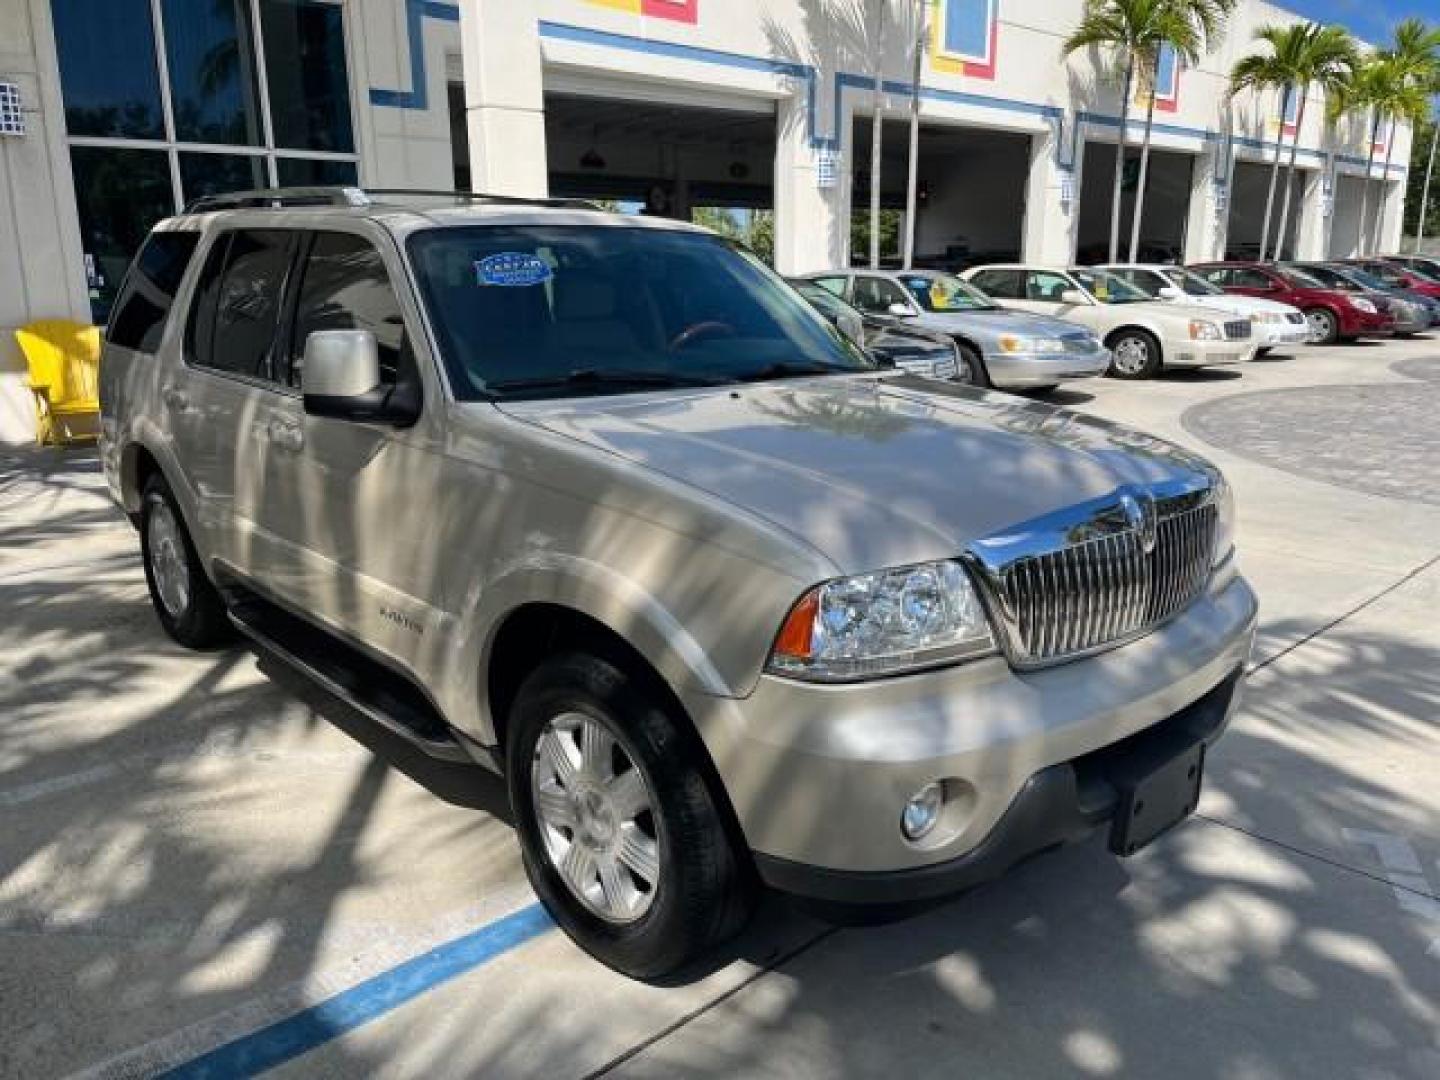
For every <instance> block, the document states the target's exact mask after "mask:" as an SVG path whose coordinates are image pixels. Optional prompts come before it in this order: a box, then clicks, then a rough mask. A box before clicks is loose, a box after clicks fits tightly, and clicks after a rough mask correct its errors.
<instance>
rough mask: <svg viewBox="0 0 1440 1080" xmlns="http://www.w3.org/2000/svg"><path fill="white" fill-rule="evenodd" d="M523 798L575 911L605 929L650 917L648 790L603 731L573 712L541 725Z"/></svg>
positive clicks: (652, 843)
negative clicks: (578, 906)
mask: <svg viewBox="0 0 1440 1080" xmlns="http://www.w3.org/2000/svg"><path fill="white" fill-rule="evenodd" d="M530 798H531V799H532V800H533V803H534V808H535V818H536V820H537V822H538V823H539V826H540V833H541V836H542V837H543V838H544V842H545V852H546V854H547V855H548V856H549V857H550V862H551V864H552V865H553V866H554V867H555V869H556V870H557V871H558V872H559V874H560V877H561V879H562V880H563V881H564V882H565V885H566V887H567V888H569V890H570V891H571V892H572V893H573V894H574V895H575V896H576V897H577V898H578V899H579V900H580V902H581V903H583V904H584V905H585V906H586V907H587V908H588V909H589V910H590V911H592V912H593V913H594V914H596V915H598V916H600V918H602V919H604V920H606V921H607V922H612V923H632V922H635V921H636V920H638V919H640V918H641V917H642V916H643V915H644V914H645V913H646V912H647V911H649V910H650V905H651V903H653V902H654V899H655V890H656V888H657V886H658V884H659V881H660V842H659V838H658V834H657V832H656V824H655V818H654V814H653V812H652V810H651V799H650V788H649V786H648V785H647V784H646V782H645V777H644V775H643V774H642V773H641V772H640V769H639V767H638V766H637V765H636V764H635V762H634V760H633V759H632V757H631V755H630V754H629V753H628V752H627V751H626V749H625V747H624V745H623V744H622V743H621V742H620V741H619V740H618V739H617V738H616V737H615V736H614V735H613V734H612V733H611V732H610V730H609V729H608V728H606V727H605V726H604V725H603V724H601V723H600V722H599V721H598V720H595V719H593V718H592V717H589V716H586V715H584V714H582V713H578V712H567V713H562V714H561V715H559V716H556V717H554V718H553V719H551V720H550V721H548V722H547V723H546V725H545V728H544V730H543V731H542V732H541V733H540V738H539V739H538V740H537V741H536V743H535V757H534V760H533V762H532V764H531V768H530Z"/></svg>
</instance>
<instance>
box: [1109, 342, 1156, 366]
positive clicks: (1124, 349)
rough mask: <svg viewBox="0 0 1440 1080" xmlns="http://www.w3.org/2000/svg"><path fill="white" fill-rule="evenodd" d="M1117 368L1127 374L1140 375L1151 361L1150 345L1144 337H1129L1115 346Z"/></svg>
mask: <svg viewBox="0 0 1440 1080" xmlns="http://www.w3.org/2000/svg"><path fill="white" fill-rule="evenodd" d="M1114 356H1115V368H1116V370H1118V371H1122V372H1124V373H1125V374H1126V375H1139V374H1140V373H1141V372H1142V371H1144V370H1145V365H1146V364H1148V363H1149V362H1150V345H1149V344H1148V343H1147V342H1146V341H1145V339H1144V338H1140V337H1127V338H1124V339H1123V340H1121V341H1120V342H1119V343H1118V344H1117V345H1116V346H1115V352H1114Z"/></svg>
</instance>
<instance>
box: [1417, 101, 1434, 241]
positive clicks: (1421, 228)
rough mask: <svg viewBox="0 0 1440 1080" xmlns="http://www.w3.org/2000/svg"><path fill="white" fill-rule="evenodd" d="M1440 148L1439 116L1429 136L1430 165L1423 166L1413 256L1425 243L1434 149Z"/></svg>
mask: <svg viewBox="0 0 1440 1080" xmlns="http://www.w3.org/2000/svg"><path fill="white" fill-rule="evenodd" d="M1436 147H1440V116H1437V117H1435V134H1433V135H1431V136H1430V163H1429V164H1428V165H1426V166H1425V186H1424V187H1422V188H1421V189H1420V221H1419V223H1418V224H1417V225H1416V226H1415V254H1416V255H1419V254H1420V248H1421V246H1422V245H1423V244H1424V243H1425V212H1426V211H1427V210H1429V209H1430V181H1431V179H1432V178H1433V177H1434V176H1435V149H1436Z"/></svg>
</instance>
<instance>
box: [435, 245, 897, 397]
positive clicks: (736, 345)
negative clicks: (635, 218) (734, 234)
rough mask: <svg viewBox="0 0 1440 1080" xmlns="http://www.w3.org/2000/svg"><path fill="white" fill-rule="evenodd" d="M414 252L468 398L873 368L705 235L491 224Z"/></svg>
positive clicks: (447, 356)
mask: <svg viewBox="0 0 1440 1080" xmlns="http://www.w3.org/2000/svg"><path fill="white" fill-rule="evenodd" d="M408 247H409V252H410V257H411V262H412V263H413V265H414V269H415V276H416V279H417V280H418V282H419V286H420V294H421V296H422V298H423V300H424V303H425V306H426V309H427V310H428V313H429V316H430V321H431V323H432V325H433V327H434V331H435V337H436V339H437V342H438V344H439V346H440V351H441V354H442V356H443V357H444V362H445V366H446V369H447V370H448V372H449V374H450V380H451V383H452V385H453V387H454V391H455V394H456V396H457V397H459V398H461V399H465V400H475V399H480V398H488V397H499V398H503V399H506V400H515V399H521V398H531V397H562V396H571V395H578V394H587V395H594V394H614V393H624V392H627V391H631V390H636V389H654V388H656V387H665V386H696V385H718V384H722V383H732V382H748V381H758V380H761V379H773V378H781V377H788V376H792V375H823V374H842V373H843V374H850V373H855V372H863V371H872V370H875V368H876V365H875V364H874V362H873V361H872V360H870V358H869V357H867V356H866V355H865V353H864V352H863V351H862V350H861V349H860V348H858V347H857V346H856V345H854V344H853V343H852V342H850V341H849V340H847V339H846V338H845V336H844V335H843V334H841V333H840V332H839V331H838V330H836V329H835V328H834V327H833V326H831V325H830V324H829V323H828V322H826V321H825V320H824V318H822V317H821V316H820V314H819V313H818V312H817V311H815V309H814V308H812V307H811V306H810V305H809V304H807V303H806V302H805V301H804V300H802V299H801V298H800V297H799V296H797V295H796V293H795V291H794V290H793V289H791V288H790V287H789V286H788V285H786V283H785V281H784V279H783V278H781V277H779V276H778V275H777V274H776V273H775V272H774V271H772V270H770V269H769V268H768V267H767V266H765V265H764V264H763V263H762V262H760V260H759V259H757V258H756V257H755V256H754V255H752V254H750V253H749V252H748V251H745V250H744V249H742V248H740V247H739V246H737V245H735V244H733V243H731V242H730V241H727V240H724V239H722V238H720V237H717V236H712V235H710V234H707V233H692V232H682V231H679V230H674V231H671V230H661V229H651V228H637V227H630V228H621V227H616V226H609V225H583V226H576V225H535V226H509V225H506V226H501V225H484V226H464V227H455V228H435V229H425V230H422V231H420V232H417V233H415V234H414V235H413V236H412V237H411V238H410V240H409V244H408Z"/></svg>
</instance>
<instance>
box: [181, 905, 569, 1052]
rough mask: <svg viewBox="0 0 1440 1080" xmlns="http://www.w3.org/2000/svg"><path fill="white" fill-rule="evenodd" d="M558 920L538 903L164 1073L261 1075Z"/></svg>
mask: <svg viewBox="0 0 1440 1080" xmlns="http://www.w3.org/2000/svg"><path fill="white" fill-rule="evenodd" d="M554 925H555V924H554V923H553V922H552V921H551V919H550V916H549V915H548V914H546V912H545V909H544V908H543V907H541V906H540V905H539V904H531V905H530V906H529V907H527V908H521V909H520V910H519V911H517V912H515V913H514V914H512V915H507V916H505V917H504V918H503V919H497V920H496V921H495V922H493V923H489V924H487V925H485V926H482V927H481V928H480V929H479V930H475V931H473V932H471V933H469V934H466V935H465V936H464V937H459V938H456V939H455V940H454V941H450V942H447V943H445V944H444V945H439V946H437V947H435V948H434V949H431V950H430V951H429V952H427V953H425V954H424V955H422V956H417V957H415V958H414V959H413V960H406V961H405V962H404V963H403V964H399V965H397V966H395V967H393V968H391V969H390V970H389V971H384V972H381V973H380V974H379V975H375V976H373V977H371V978H369V979H366V980H365V981H364V982H362V983H359V984H358V985H356V986H353V987H351V988H350V989H349V990H345V991H342V992H341V993H338V994H336V995H335V996H334V997H332V998H327V999H326V1000H324V1001H322V1002H320V1003H319V1004H318V1005H312V1006H311V1007H310V1008H308V1009H305V1010H304V1011H303V1012H299V1013H296V1014H295V1015H294V1016H291V1017H287V1018H286V1019H284V1020H279V1021H277V1022H275V1023H273V1024H271V1025H270V1026H269V1027H263V1028H261V1029H260V1030H259V1031H254V1032H251V1033H250V1034H249V1035H244V1036H242V1037H241V1038H238V1039H236V1040H234V1041H233V1042H228V1043H226V1044H224V1045H223V1046H219V1047H216V1048H215V1049H214V1050H211V1051H210V1052H209V1053H206V1054H202V1055H201V1056H200V1057H197V1058H195V1059H193V1060H192V1061H187V1062H186V1063H184V1064H183V1065H179V1066H177V1067H176V1068H174V1069H172V1070H170V1071H169V1072H167V1073H164V1074H163V1075H164V1076H167V1077H184V1078H187V1080H188V1078H192V1077H194V1078H199V1077H226V1078H229V1077H241V1076H255V1075H257V1074H259V1073H262V1072H264V1071H265V1070H266V1069H273V1068H274V1067H275V1066H276V1065H280V1064H282V1063H283V1062H286V1061H289V1060H290V1059H291V1058H295V1057H299V1056H300V1055H301V1054H303V1053H306V1052H307V1051H309V1050H313V1049H315V1048H316V1047H317V1046H323V1045H324V1044H325V1043H327V1042H330V1041H331V1040H332V1039H336V1038H338V1037H340V1036H341V1035H344V1034H346V1033H347V1032H351V1031H354V1030H355V1029H356V1028H358V1027H360V1026H362V1025H364V1024H368V1023H369V1022H370V1021H371V1020H374V1019H376V1018H377V1017H380V1016H383V1015H385V1014H386V1013H388V1012H390V1011H391V1010H392V1009H397V1008H399V1007H400V1006H401V1005H404V1004H405V1003H406V1002H407V1001H411V1000H412V999H414V998H417V997H419V996H420V995H421V994H423V993H425V992H426V991H427V990H431V989H434V988H435V987H437V986H439V985H440V984H441V983H444V982H448V981H449V980H451V979H453V978H455V977H456V976H458V975H464V974H465V973H466V972H467V971H473V970H474V969H475V968H477V967H480V966H481V965H483V964H487V963H489V962H490V961H491V960H494V959H495V958H496V957H497V956H500V955H502V954H504V953H507V952H509V951H510V950H511V949H514V948H517V947H518V946H520V945H523V944H525V943H526V942H527V941H530V940H532V939H534V938H536V937H539V936H540V935H541V934H543V933H545V932H546V931H548V930H550V929H551V928H552V927H553V926H554Z"/></svg>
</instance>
